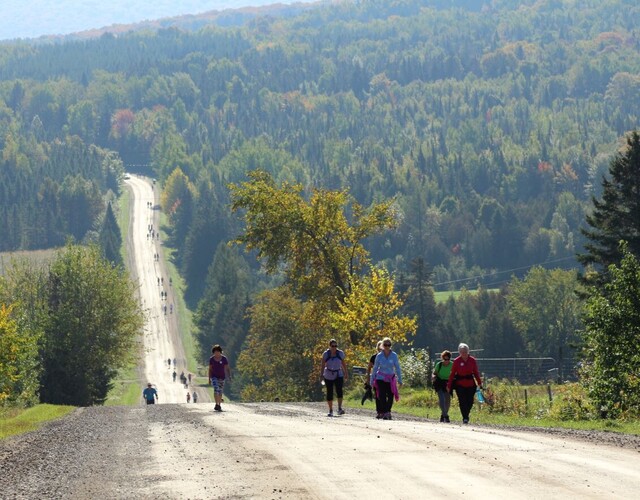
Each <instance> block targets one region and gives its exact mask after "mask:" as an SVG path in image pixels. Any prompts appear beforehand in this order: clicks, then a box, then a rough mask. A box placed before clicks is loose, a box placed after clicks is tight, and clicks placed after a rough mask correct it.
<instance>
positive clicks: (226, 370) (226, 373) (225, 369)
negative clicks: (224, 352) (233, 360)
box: [224, 362, 231, 380]
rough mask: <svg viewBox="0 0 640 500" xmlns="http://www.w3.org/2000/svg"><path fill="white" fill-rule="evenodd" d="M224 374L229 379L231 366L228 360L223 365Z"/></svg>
mask: <svg viewBox="0 0 640 500" xmlns="http://www.w3.org/2000/svg"><path fill="white" fill-rule="evenodd" d="M224 375H225V377H227V379H229V380H231V367H230V366H229V362H227V364H226V365H224Z"/></svg>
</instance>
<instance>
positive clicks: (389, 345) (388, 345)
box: [382, 344, 391, 347]
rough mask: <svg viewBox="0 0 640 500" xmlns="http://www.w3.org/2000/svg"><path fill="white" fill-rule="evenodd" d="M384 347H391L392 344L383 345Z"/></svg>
mask: <svg viewBox="0 0 640 500" xmlns="http://www.w3.org/2000/svg"><path fill="white" fill-rule="evenodd" d="M382 345H383V346H384V347H391V344H382Z"/></svg>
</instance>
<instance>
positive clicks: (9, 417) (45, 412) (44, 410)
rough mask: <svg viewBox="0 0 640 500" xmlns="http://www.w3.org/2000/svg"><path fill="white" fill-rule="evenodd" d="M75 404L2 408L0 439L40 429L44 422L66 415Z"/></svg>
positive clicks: (0, 411)
mask: <svg viewBox="0 0 640 500" xmlns="http://www.w3.org/2000/svg"><path fill="white" fill-rule="evenodd" d="M74 409H75V407H73V406H60V405H49V404H40V405H36V406H33V407H31V408H27V409H9V410H0V439H6V438H8V437H9V436H16V435H18V434H24V433H25V432H31V431H35V430H37V429H39V428H40V427H41V426H42V424H44V423H46V422H50V421H51V420H57V419H59V418H62V417H64V416H65V415H67V414H69V413H70V412H72V411H73V410H74Z"/></svg>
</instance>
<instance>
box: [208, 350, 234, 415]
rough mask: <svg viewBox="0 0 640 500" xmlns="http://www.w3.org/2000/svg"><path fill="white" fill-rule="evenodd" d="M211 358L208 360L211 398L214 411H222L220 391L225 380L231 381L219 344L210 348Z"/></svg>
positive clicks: (227, 361)
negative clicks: (213, 402)
mask: <svg viewBox="0 0 640 500" xmlns="http://www.w3.org/2000/svg"><path fill="white" fill-rule="evenodd" d="M211 354H212V356H211V357H210V358H209V381H210V382H211V385H212V386H213V398H214V399H215V403H216V404H215V406H214V408H213V409H214V410H215V411H222V406H220V404H221V403H222V391H223V389H224V382H225V379H228V380H231V368H229V360H228V359H227V357H226V356H223V355H222V347H221V346H220V345H219V344H216V345H214V346H213V347H212V348H211Z"/></svg>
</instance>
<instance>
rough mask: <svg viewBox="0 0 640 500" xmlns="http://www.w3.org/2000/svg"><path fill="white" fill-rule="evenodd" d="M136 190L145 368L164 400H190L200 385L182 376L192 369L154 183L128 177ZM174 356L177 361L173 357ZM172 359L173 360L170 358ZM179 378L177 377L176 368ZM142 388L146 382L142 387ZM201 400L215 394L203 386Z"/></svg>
mask: <svg viewBox="0 0 640 500" xmlns="http://www.w3.org/2000/svg"><path fill="white" fill-rule="evenodd" d="M126 183H127V185H128V186H129V188H130V189H131V193H132V196H131V224H130V235H129V240H128V242H129V243H128V245H129V254H130V255H131V264H130V267H131V268H132V269H131V272H132V275H133V279H135V280H137V282H138V283H139V285H140V288H139V293H140V297H141V300H142V304H143V307H144V309H145V311H146V314H147V321H146V326H145V332H144V353H145V359H144V373H145V376H146V380H147V381H148V382H150V383H152V384H153V385H154V386H155V387H156V389H157V390H158V393H159V403H160V404H162V403H183V402H186V395H187V392H193V390H194V389H196V386H195V384H191V385H189V389H186V388H185V387H184V386H183V385H182V384H181V383H180V380H179V375H180V374H181V373H183V372H184V374H185V376H187V375H188V373H189V371H188V368H187V364H186V359H185V354H184V349H183V347H182V342H181V340H180V337H179V335H178V333H177V332H178V326H177V325H178V323H177V313H178V311H177V309H176V308H175V290H174V288H173V286H172V285H171V283H170V281H169V276H168V274H167V272H166V268H165V266H164V265H163V261H164V259H163V258H162V252H163V248H162V241H161V240H160V239H159V235H158V234H159V233H158V231H159V225H160V224H159V216H158V212H159V207H158V203H157V200H156V198H155V191H154V187H153V184H152V183H151V182H150V181H149V180H148V179H144V178H141V177H137V176H133V175H132V176H130V177H129V178H128V179H127V180H126ZM174 359H175V365H174V364H173V360H174ZM169 360H171V365H169V364H168V361H169ZM174 370H175V371H176V372H177V374H178V380H177V381H175V382H174V381H173V378H172V374H173V371H174ZM140 391H141V392H142V387H141V388H140ZM198 394H199V397H200V400H201V401H202V402H204V401H209V400H210V398H209V396H208V394H207V393H206V392H205V391H202V390H199V391H198Z"/></svg>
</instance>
